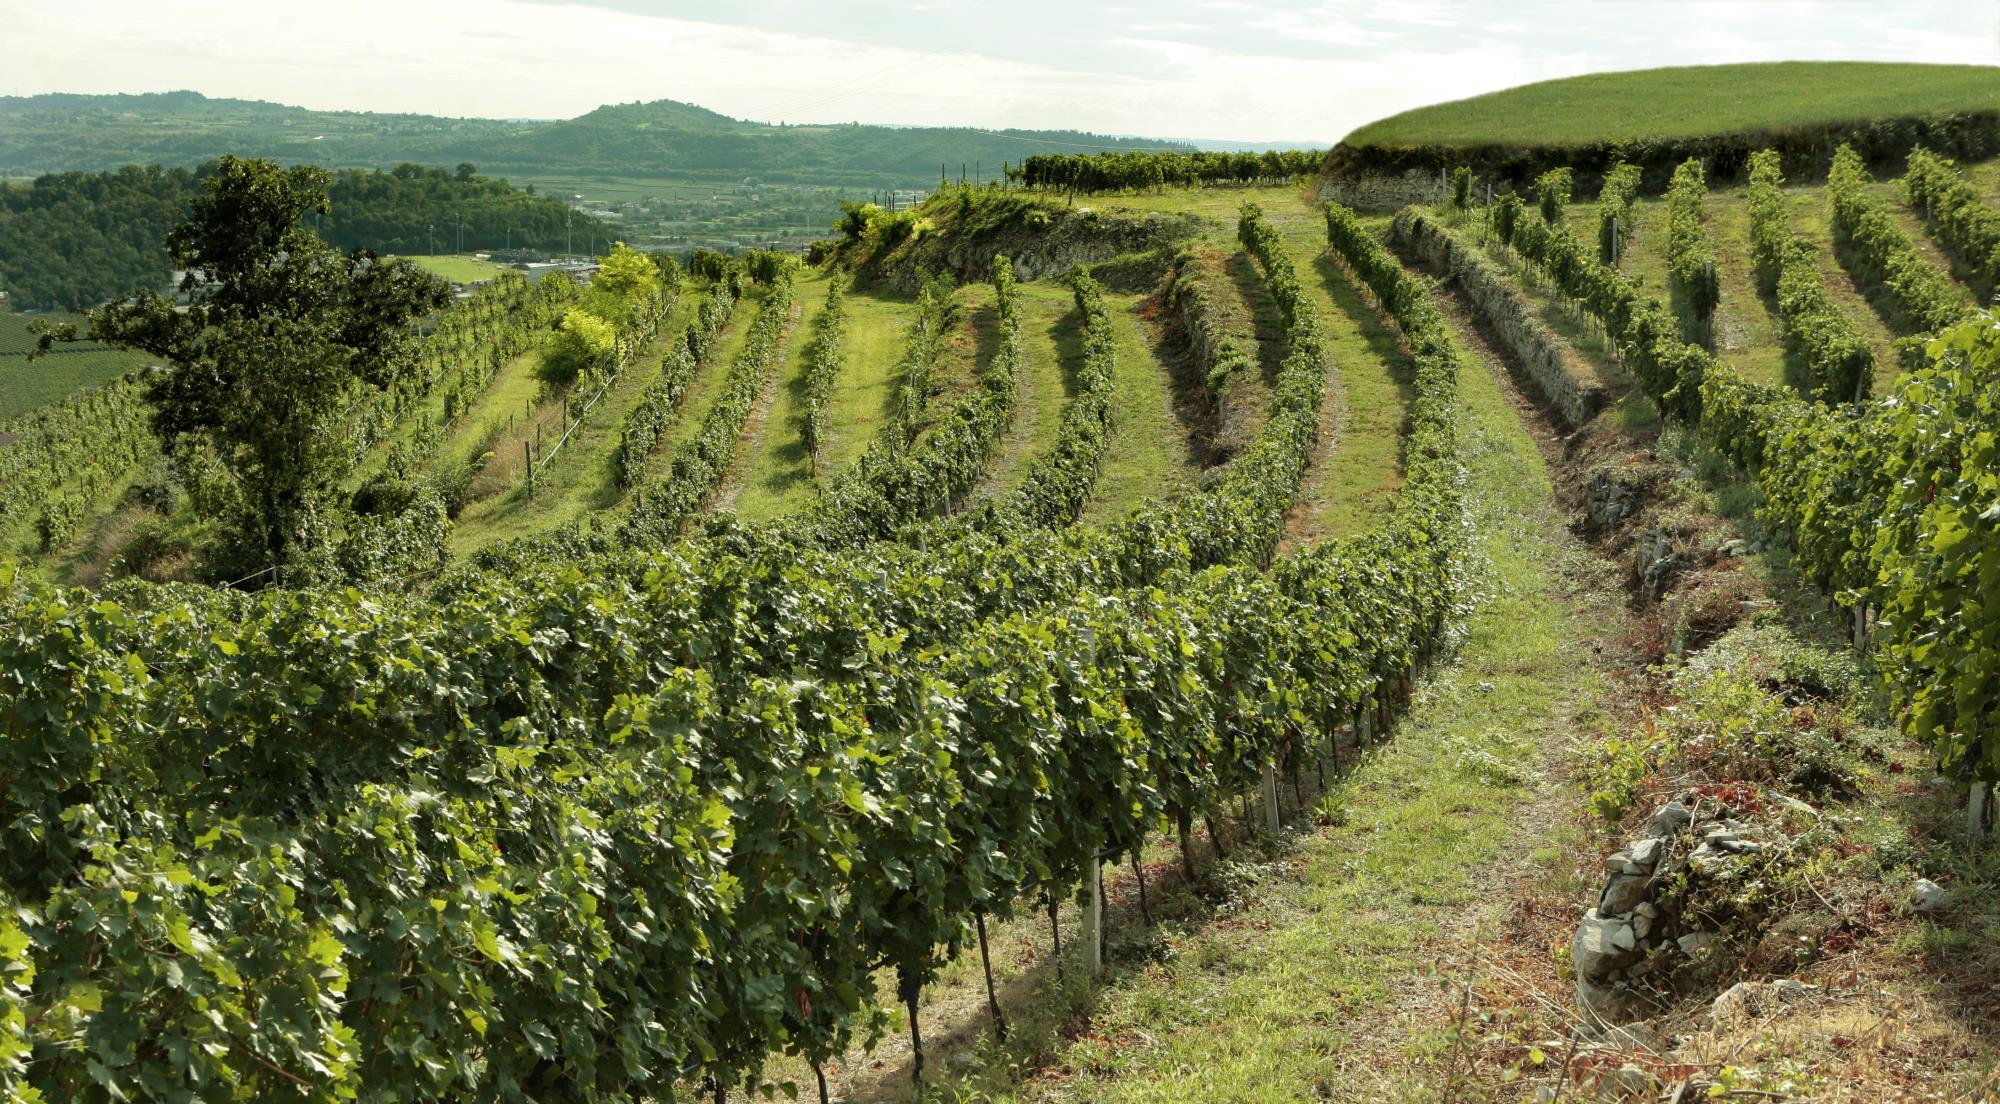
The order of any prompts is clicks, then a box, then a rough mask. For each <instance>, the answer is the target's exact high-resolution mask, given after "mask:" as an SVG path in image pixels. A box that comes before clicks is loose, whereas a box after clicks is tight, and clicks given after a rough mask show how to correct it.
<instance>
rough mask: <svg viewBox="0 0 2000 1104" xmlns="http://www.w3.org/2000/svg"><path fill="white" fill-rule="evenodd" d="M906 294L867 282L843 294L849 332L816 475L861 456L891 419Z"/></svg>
mask: <svg viewBox="0 0 2000 1104" xmlns="http://www.w3.org/2000/svg"><path fill="white" fill-rule="evenodd" d="M912 304H913V300H912V299H911V297H910V296H907V295H904V294H902V293H900V292H897V291H896V290H895V289H893V288H890V287H888V286H887V285H885V284H866V285H862V286H858V287H855V288H853V289H851V290H850V291H849V293H848V296H847V303H846V309H847V333H846V337H845V340H843V341H842V343H841V350H840V374H839V376H838V377H837V378H836V379H835V380H834V385H833V396H832V398H831V399H829V400H828V402H827V417H826V422H827V426H826V443H825V444H824V445H823V446H822V447H821V449H820V474H821V477H822V478H830V477H832V476H835V475H837V474H839V473H840V472H842V471H844V470H846V469H847V467H848V466H849V465H850V464H853V463H854V462H855V461H856V460H858V459H860V458H861V453H862V451H863V450H864V449H866V448H867V447H868V442H870V441H872V440H874V439H875V435H876V434H877V433H879V432H881V430H882V427H883V426H884V425H885V424H887V422H888V421H889V415H890V409H889V408H890V405H891V404H892V403H893V402H894V400H895V388H896V361H897V359H898V358H899V357H901V356H902V355H903V342H904V339H905V337H906V335H907V333H908V330H909V325H910V322H911V321H912V320H913V319H914V318H915V317H916V308H915V307H914V306H913V305H912Z"/></svg>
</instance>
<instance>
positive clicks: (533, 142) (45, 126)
mask: <svg viewBox="0 0 2000 1104" xmlns="http://www.w3.org/2000/svg"><path fill="white" fill-rule="evenodd" d="M1109 146H1121V147H1132V146H1139V147H1145V148H1159V149H1183V150H1185V149H1188V148H1191V147H1187V146H1183V145H1178V144H1175V143H1171V142H1162V141H1154V140H1149V139H1128V138H1118V139H1112V138H1106V137H1103V136H1100V135H1093V134H1086V133H1082V132H1077V131H1030V130H1008V131H987V130H979V129H974V128H970V127H884V126H862V125H858V124H846V125H834V126H782V125H778V126H774V125H769V124H765V123H753V122H745V121H741V120H737V119H731V118H729V117H728V116H726V115H721V114H718V113H716V112H713V111H710V110H708V109H706V108H702V107H697V106H695V105H693V104H687V103H681V102H678V101H674V100H657V101H653V102H651V103H632V104H610V105H606V106H603V107H600V108H598V109H596V110H594V111H591V112H589V113H587V114H584V115H581V116H578V117H577V118H574V119H565V120H559V121H520V120H512V121H509V120H497V119H451V118H441V117H435V116H428V115H391V114H377V113H374V112H354V111H310V110H307V109H305V108H300V107H289V106H286V105H283V104H273V103H265V102H262V101H252V100H231V99H211V98H209V97H206V96H203V95H201V94H199V93H195V92H168V93H151V94H145V95H120V96H84V95H69V94H61V95H44V96H29V97H0V176H24V175H27V176H31V175H37V174H40V173H44V172H53V171H66V170H78V169H81V170H101V169H113V168H117V167H119V166H121V165H127V164H133V163H156V164H162V165H169V166H174V165H181V166H193V165H196V164H199V163H201V162H203V161H207V160H209V159H211V158H214V157H217V156H219V155H221V154H223V153H235V154H238V155H240V156H258V157H269V158H273V159H275V160H279V161H284V162H292V163H296V162H311V163H315V164H322V165H328V166H334V167H358V168H387V167H389V166H392V165H396V164H400V163H402V162H406V161H409V162H419V163H423V164H428V165H453V164H457V163H459V162H462V161H469V162H473V163H475V164H477V165H479V166H480V167H481V168H482V169H485V170H488V171H495V172H502V173H507V174H512V175H529V176H532V175H537V174H548V173H557V174H598V175H628V176H638V177H647V178H661V177H669V176H671V177H675V178H680V179H698V180H710V181H717V182H738V181H741V180H742V179H743V178H745V177H752V176H754V177H757V178H759V179H761V180H764V181H766V182H774V183H791V182H799V181H810V182H814V183H835V182H851V183H854V184H867V185H871V186H879V185H882V184H885V183H886V184H891V185H894V186H921V185H923V184H925V183H927V182H930V181H934V180H935V179H936V178H937V177H936V173H937V171H938V167H939V165H941V164H943V165H949V166H950V172H951V173H952V174H953V175H956V174H957V172H958V167H959V165H960V164H961V163H965V164H968V165H970V164H973V163H979V164H981V165H983V166H985V167H986V170H987V171H988V172H989V173H991V172H997V170H998V168H999V166H1000V163H1001V162H1002V161H1018V160H1019V159H1021V158H1022V157H1024V156H1026V155H1028V154H1031V153H1036V152H1051V151H1065V150H1079V149H1081V150H1095V149H1100V148H1105V147H1109Z"/></svg>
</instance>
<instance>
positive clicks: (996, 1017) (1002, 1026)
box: [972, 909, 1007, 1042]
mask: <svg viewBox="0 0 2000 1104" xmlns="http://www.w3.org/2000/svg"><path fill="white" fill-rule="evenodd" d="M972 922H973V923H974V924H975V925H977V926H978V928H979V966H980V968H981V969H983V970H985V971H986V1006H987V1008H989V1009H990V1010H992V1012H993V1030H994V1033H995V1034H997V1035H999V1036H1000V1041H1001V1042H1006V1041H1007V1017H1006V1016H1005V1015H1004V1014H1003V1013H1001V1011H1000V998H999V996H997V995H996V994H995V993H994V992H993V958H992V955H991V954H989V953H988V951H987V949H986V910H985V909H980V910H979V911H977V912H975V913H973V914H972Z"/></svg>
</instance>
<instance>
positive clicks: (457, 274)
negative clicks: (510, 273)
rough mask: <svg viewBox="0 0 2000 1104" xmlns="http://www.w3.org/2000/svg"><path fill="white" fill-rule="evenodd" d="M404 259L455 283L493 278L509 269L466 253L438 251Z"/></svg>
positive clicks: (476, 281)
mask: <svg viewBox="0 0 2000 1104" xmlns="http://www.w3.org/2000/svg"><path fill="white" fill-rule="evenodd" d="M402 259H403V260H406V261H414V262H415V263H416V264H417V266H418V267H420V268H422V269H424V270H425V271H426V272H432V273H436V274H437V275H439V276H442V277H444V278H445V279H447V280H450V281H451V282H452V283H454V284H476V283H479V282H480V281H482V280H491V279H493V278H494V277H495V276H498V275H500V274H501V273H502V272H505V271H507V269H506V268H505V267H503V266H501V265H497V264H494V263H493V262H492V261H482V260H480V259H479V258H477V257H474V256H471V255H469V254H464V253H438V254H435V255H430V256H422V255H420V256H414V257H404V258H402Z"/></svg>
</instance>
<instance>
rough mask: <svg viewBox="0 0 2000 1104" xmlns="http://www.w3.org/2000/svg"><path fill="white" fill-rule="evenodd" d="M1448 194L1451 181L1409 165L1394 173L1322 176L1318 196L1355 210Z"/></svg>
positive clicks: (1436, 199) (1438, 199)
mask: <svg viewBox="0 0 2000 1104" xmlns="http://www.w3.org/2000/svg"><path fill="white" fill-rule="evenodd" d="M1450 194H1451V182H1450V180H1448V179H1446V178H1445V177H1443V176H1441V175H1440V174H1438V173H1435V172H1426V171H1424V170H1422V169H1411V170H1410V171H1409V172H1405V173H1399V174H1396V175H1383V174H1380V173H1368V174H1366V175H1362V176H1356V177H1348V178H1332V177H1329V178H1323V179H1322V180H1321V181H1320V187H1319V197H1320V198H1321V199H1330V200H1332V201H1333V202H1335V203H1338V204H1340V205H1341V206H1342V207H1352V208H1354V209H1355V210H1357V211H1396V210H1401V209H1402V208H1404V207H1408V206H1409V205H1411V204H1413V203H1438V202H1442V201H1443V200H1444V198H1445V197H1446V196H1448V195H1450Z"/></svg>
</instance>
